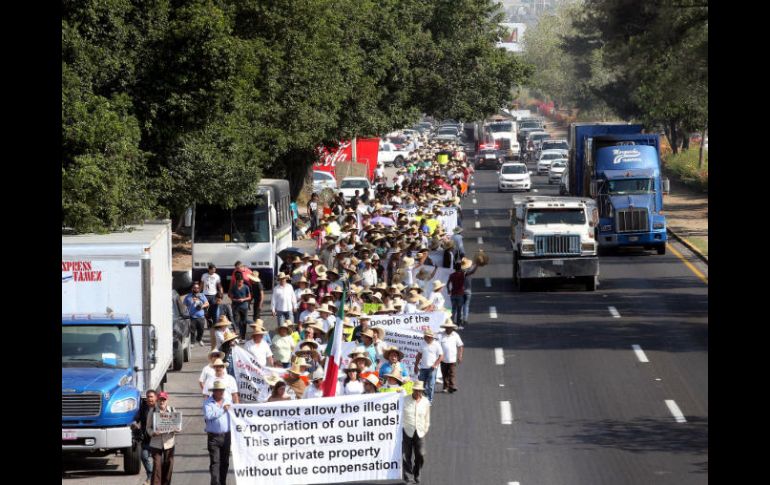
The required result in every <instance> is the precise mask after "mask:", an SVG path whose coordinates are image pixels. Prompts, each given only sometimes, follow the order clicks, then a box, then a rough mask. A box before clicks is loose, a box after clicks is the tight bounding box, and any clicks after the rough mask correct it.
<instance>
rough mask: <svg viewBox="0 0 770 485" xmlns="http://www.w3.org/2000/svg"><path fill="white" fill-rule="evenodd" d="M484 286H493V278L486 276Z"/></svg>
mask: <svg viewBox="0 0 770 485" xmlns="http://www.w3.org/2000/svg"><path fill="white" fill-rule="evenodd" d="M484 286H486V287H487V288H492V280H491V279H490V278H484Z"/></svg>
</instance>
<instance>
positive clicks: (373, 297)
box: [369, 291, 382, 303]
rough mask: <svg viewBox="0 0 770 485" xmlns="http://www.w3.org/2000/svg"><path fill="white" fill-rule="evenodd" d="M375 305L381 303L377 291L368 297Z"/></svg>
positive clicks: (380, 296)
mask: <svg viewBox="0 0 770 485" xmlns="http://www.w3.org/2000/svg"><path fill="white" fill-rule="evenodd" d="M369 298H370V299H371V300H372V301H373V302H375V303H382V293H380V292H379V291H378V292H377V293H375V294H373V295H371V296H370V297H369Z"/></svg>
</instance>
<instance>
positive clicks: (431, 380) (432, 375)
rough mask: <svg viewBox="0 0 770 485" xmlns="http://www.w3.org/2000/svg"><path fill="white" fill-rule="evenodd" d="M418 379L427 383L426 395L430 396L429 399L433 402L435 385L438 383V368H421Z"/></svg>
mask: <svg viewBox="0 0 770 485" xmlns="http://www.w3.org/2000/svg"><path fill="white" fill-rule="evenodd" d="M418 379H420V380H421V381H422V382H423V384H424V385H425V397H427V398H428V401H430V402H433V387H434V386H435V385H436V369H434V368H433V367H431V368H429V369H420V373H419V375H418Z"/></svg>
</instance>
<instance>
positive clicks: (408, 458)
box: [401, 381, 430, 483]
mask: <svg viewBox="0 0 770 485" xmlns="http://www.w3.org/2000/svg"><path fill="white" fill-rule="evenodd" d="M424 389H425V387H424V385H423V382H422V381H417V382H415V383H414V387H412V395H411V396H407V397H405V398H404V414H403V419H404V431H403V435H402V438H403V439H402V441H401V443H402V454H403V457H404V478H407V477H406V474H407V473H411V474H412V476H413V478H414V483H420V469H421V468H422V466H423V464H424V463H425V435H426V434H428V429H429V428H430V401H428V399H426V398H425V397H423V395H422V393H423V390H424ZM412 453H414V464H412Z"/></svg>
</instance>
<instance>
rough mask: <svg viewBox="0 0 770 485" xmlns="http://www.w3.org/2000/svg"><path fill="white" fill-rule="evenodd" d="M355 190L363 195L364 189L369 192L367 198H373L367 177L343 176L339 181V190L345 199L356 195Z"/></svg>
mask: <svg viewBox="0 0 770 485" xmlns="http://www.w3.org/2000/svg"><path fill="white" fill-rule="evenodd" d="M356 190H358V195H359V196H362V195H364V191H366V192H367V193H368V194H369V200H372V199H374V190H372V184H371V183H369V179H367V178H366V177H345V178H344V179H342V182H340V188H339V192H342V196H343V197H344V198H345V200H346V201H348V200H350V198H351V197H353V196H354V195H356Z"/></svg>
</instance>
